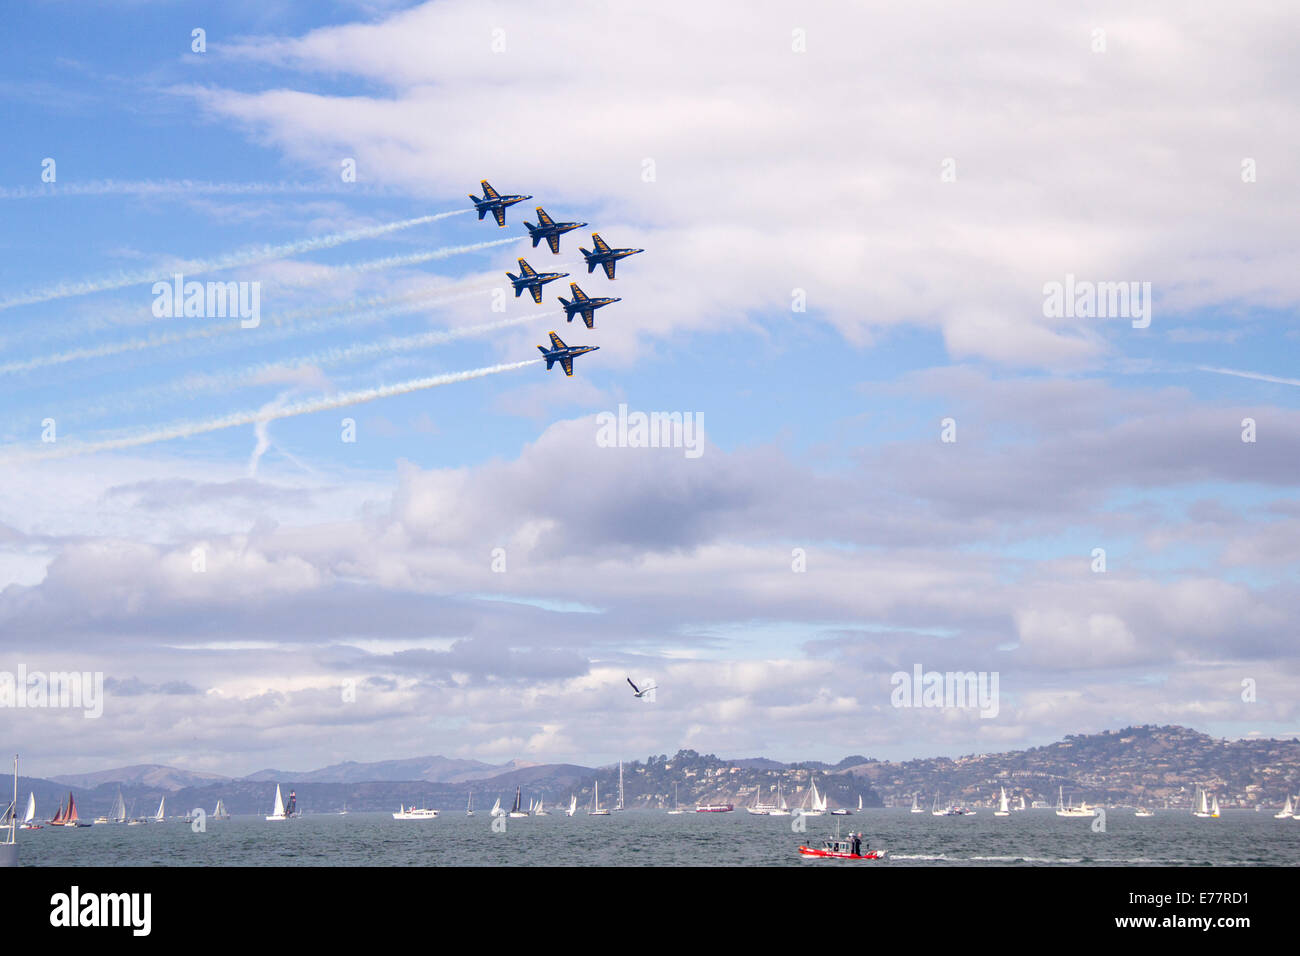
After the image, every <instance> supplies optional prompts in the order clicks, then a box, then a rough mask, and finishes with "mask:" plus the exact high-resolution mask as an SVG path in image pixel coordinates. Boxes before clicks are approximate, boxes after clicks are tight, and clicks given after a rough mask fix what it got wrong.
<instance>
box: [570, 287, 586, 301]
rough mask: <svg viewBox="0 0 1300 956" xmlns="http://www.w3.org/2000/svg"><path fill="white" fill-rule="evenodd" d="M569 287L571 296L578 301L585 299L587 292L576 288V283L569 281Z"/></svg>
mask: <svg viewBox="0 0 1300 956" xmlns="http://www.w3.org/2000/svg"><path fill="white" fill-rule="evenodd" d="M569 289H570V290H571V291H572V292H573V297H574V298H575V299H577V300H578V301H579V302H586V301H587V293H585V292H583V291H582V290H581V289H579V288H578V283H576V282H570V283H569Z"/></svg>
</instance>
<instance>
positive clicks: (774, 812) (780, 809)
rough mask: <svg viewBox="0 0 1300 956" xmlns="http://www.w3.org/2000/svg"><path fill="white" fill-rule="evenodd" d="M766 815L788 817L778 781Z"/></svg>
mask: <svg viewBox="0 0 1300 956" xmlns="http://www.w3.org/2000/svg"><path fill="white" fill-rule="evenodd" d="M673 795H674V799H675V798H676V791H675V790H674V791H673ZM767 815H768V816H769V817H788V816H789V815H790V807H789V806H788V805H787V804H786V802H785V797H783V796H781V781H780V780H777V782H776V806H774V807H773V808H772V809H770V810H768V811H767Z"/></svg>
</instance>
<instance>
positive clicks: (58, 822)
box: [50, 803, 64, 827]
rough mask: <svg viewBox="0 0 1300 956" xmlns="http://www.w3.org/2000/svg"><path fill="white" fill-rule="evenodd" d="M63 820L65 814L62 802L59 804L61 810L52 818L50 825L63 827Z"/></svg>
mask: <svg viewBox="0 0 1300 956" xmlns="http://www.w3.org/2000/svg"><path fill="white" fill-rule="evenodd" d="M63 821H64V816H63V804H62V803H60V804H59V812H58V813H56V814H54V818H53V819H52V820H50V826H52V827H61V826H63Z"/></svg>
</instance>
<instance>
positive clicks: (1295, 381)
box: [1197, 365, 1300, 385]
mask: <svg viewBox="0 0 1300 956" xmlns="http://www.w3.org/2000/svg"><path fill="white" fill-rule="evenodd" d="M1197 368H1198V369H1199V370H1200V371H1202V372H1214V373H1215V374H1216V375H1235V376H1236V377H1237V378H1249V379H1253V380H1254V381H1256V382H1272V383H1273V384H1274V385H1300V378H1282V377H1281V376H1279V375H1265V374H1264V373H1263V372H1241V371H1238V370H1237V369H1233V368H1213V367H1212V366H1209V365H1198V366H1197Z"/></svg>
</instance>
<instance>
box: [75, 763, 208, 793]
mask: <svg viewBox="0 0 1300 956" xmlns="http://www.w3.org/2000/svg"><path fill="white" fill-rule="evenodd" d="M229 779H230V778H229V777H223V776H222V775H221V774H219V773H199V772H195V771H191V770H177V769H176V768H175V767H164V766H162V765H161V764H152V763H145V764H137V765H136V766H134V767H118V768H116V769H113V770H100V771H98V772H97V773H66V774H60V775H59V776H57V777H51V778H50V780H51V781H53V782H54V783H58V784H62V785H64V786H67V787H89V788H94V787H98V786H100V785H101V784H106V783H111V784H123V785H126V784H135V785H137V786H141V787H148V788H151V789H154V790H160V791H163V790H168V791H175V790H180V789H182V788H184V787H201V786H203V785H204V784H208V783H215V782H217V781H221V780H229ZM114 792H116V791H114Z"/></svg>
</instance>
